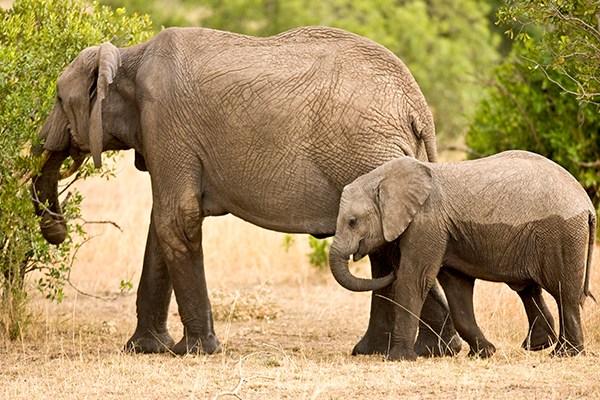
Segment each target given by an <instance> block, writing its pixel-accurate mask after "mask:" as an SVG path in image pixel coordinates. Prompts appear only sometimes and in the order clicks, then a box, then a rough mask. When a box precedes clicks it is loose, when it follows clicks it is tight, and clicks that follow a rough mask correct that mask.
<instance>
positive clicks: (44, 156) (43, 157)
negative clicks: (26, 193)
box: [19, 150, 50, 186]
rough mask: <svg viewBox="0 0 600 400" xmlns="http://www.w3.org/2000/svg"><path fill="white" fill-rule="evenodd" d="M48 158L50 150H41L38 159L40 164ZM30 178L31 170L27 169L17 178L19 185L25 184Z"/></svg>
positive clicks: (31, 175) (31, 176)
mask: <svg viewBox="0 0 600 400" xmlns="http://www.w3.org/2000/svg"><path fill="white" fill-rule="evenodd" d="M48 158H50V151H49V150H44V151H43V152H42V155H41V156H40V160H41V164H42V165H44V164H45V163H46V161H48ZM31 178H33V171H27V172H26V173H24V174H23V176H22V177H21V178H20V179H19V184H20V185H21V186H23V185H25V184H26V183H27V182H29V181H30V180H31Z"/></svg>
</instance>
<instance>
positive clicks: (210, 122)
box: [33, 27, 460, 354]
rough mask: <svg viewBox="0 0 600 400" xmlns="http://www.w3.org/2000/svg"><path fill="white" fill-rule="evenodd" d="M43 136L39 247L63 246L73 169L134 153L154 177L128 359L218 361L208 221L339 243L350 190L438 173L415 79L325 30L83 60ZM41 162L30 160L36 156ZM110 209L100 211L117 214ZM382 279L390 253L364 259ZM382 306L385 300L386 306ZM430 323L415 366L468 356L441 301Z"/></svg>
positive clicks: (375, 347) (231, 37) (152, 44)
mask: <svg viewBox="0 0 600 400" xmlns="http://www.w3.org/2000/svg"><path fill="white" fill-rule="evenodd" d="M57 94H58V97H57V101H56V104H55V105H54V108H53V110H52V112H51V113H50V115H49V116H48V119H47V120H46V122H45V125H44V127H43V129H42V132H41V136H42V139H43V149H45V150H47V151H50V157H49V159H48V161H47V162H46V163H45V165H44V167H43V169H42V171H41V175H40V176H38V177H36V178H35V179H34V185H33V193H34V195H35V196H34V197H35V198H37V199H38V200H39V201H40V202H42V203H45V202H47V203H48V204H49V208H48V209H45V208H44V207H42V206H40V203H37V202H36V207H37V212H38V214H39V215H41V216H42V223H41V226H42V232H43V234H44V236H45V237H46V239H47V240H48V241H49V242H51V243H60V242H62V241H63V240H64V239H65V234H66V229H65V223H64V221H63V219H62V216H61V211H60V205H59V202H58V196H57V180H58V176H59V175H58V174H59V169H60V165H61V164H62V162H63V161H64V160H65V158H66V157H68V156H69V155H70V156H72V157H74V158H78V159H81V157H82V155H85V154H87V153H91V154H92V156H93V159H94V162H95V164H96V165H97V166H100V165H101V152H102V151H106V150H122V149H135V152H136V166H137V167H138V169H141V170H147V171H148V172H149V173H150V176H151V182H152V195H153V207H152V215H151V223H150V230H149V233H148V240H147V244H146V251H145V256H144V264H143V271H142V276H141V281H140V284H139V289H138V298H137V316H138V324H137V328H136V331H135V333H134V335H133V336H132V337H131V339H130V340H129V341H128V343H127V346H126V348H127V349H130V350H134V351H140V352H161V351H165V350H166V349H167V348H169V347H171V348H172V351H173V352H175V353H177V354H183V353H186V352H197V351H198V352H206V353H213V352H215V351H217V350H218V348H219V342H218V340H217V338H216V336H215V333H214V329H213V320H212V315H211V306H210V302H209V298H208V295H207V288H206V281H205V276H204V263H203V258H202V230H201V226H202V220H203V218H204V217H207V216H216V215H223V214H227V213H231V214H234V215H236V216H238V217H240V218H243V219H245V220H247V221H250V222H252V223H254V224H256V225H259V226H262V227H265V228H268V229H274V230H278V231H284V232H304V233H310V234H313V235H315V236H317V237H325V236H330V235H333V234H334V232H335V222H336V217H337V211H338V204H339V198H340V195H341V192H342V189H343V187H344V186H345V185H346V184H348V183H350V182H351V181H352V180H354V179H355V178H356V177H358V176H360V175H362V174H365V173H367V172H368V171H370V170H372V169H374V168H375V167H377V166H379V165H381V164H382V163H384V162H385V161H388V160H390V159H393V158H395V157H398V156H402V155H410V156H413V157H416V158H418V159H421V160H430V161H434V160H435V135H434V125H433V119H432V116H431V113H430V111H429V110H428V108H427V104H426V103H425V99H424V98H423V95H422V93H421V91H420V89H419V87H418V86H417V84H416V82H415V80H414V79H413V77H412V76H411V74H410V72H409V71H408V69H407V68H406V66H405V65H404V64H403V63H402V62H401V61H400V60H399V59H398V58H397V57H395V56H394V55H393V54H392V53H391V52H389V51H388V50H386V49H385V48H383V47H381V46H379V45H377V44H375V43H373V42H371V41H369V40H367V39H364V38H361V37H359V36H356V35H353V34H350V33H348V32H344V31H341V30H337V29H330V28H318V27H317V28H301V29H295V30H291V31H288V32H284V33H282V34H280V35H277V36H274V37H270V38H254V37H248V36H242V35H238V34H232V33H227V32H220V31H215V30H210V29H202V28H190V29H166V30H164V31H162V32H161V33H159V34H158V35H156V36H155V37H154V38H153V39H151V40H149V41H147V42H145V43H143V44H140V45H137V46H133V47H129V48H121V49H119V48H116V47H114V46H112V45H111V44H103V45H101V46H95V47H91V48H88V49H85V50H83V51H82V52H81V54H80V55H79V56H78V57H77V58H76V59H75V60H74V61H73V62H72V63H71V64H70V65H69V66H68V67H67V68H66V69H65V70H64V71H63V73H62V74H61V76H60V77H59V79H58V93H57ZM41 151H42V149H37V152H38V153H40V152H41ZM110 200H111V199H106V201H110ZM369 256H370V258H371V265H372V271H373V275H374V276H383V275H386V274H387V273H388V272H389V271H391V270H392V266H393V265H394V264H397V263H398V257H399V255H398V253H397V251H396V250H395V248H394V246H389V247H387V248H386V247H384V248H381V249H378V250H377V251H374V252H373V253H372V254H370V255H369ZM172 289H174V291H175V296H176V299H177V304H178V306H179V313H180V315H181V319H182V322H183V325H184V327H185V329H184V336H183V338H182V339H181V341H180V342H179V343H177V344H175V345H173V344H174V341H173V339H172V338H171V336H170V335H169V333H168V332H167V328H166V320H167V310H168V305H169V301H170V297H171V292H172ZM378 293H384V294H385V293H387V292H386V291H385V290H382V291H379V292H378ZM390 310H391V306H390V304H389V303H388V302H385V301H383V300H381V299H380V298H378V297H373V300H372V304H371V318H370V322H369V327H368V330H367V332H366V334H365V335H364V337H363V338H362V340H361V341H360V342H359V343H358V344H357V345H356V347H355V349H354V353H355V354H363V353H383V352H385V351H386V349H387V348H388V341H389V333H390V332H391V330H392V324H393V321H392V318H391V317H390V315H391V311H390ZM423 320H424V321H426V322H427V323H428V324H429V325H431V326H432V327H433V328H434V329H435V330H437V332H439V334H440V335H441V336H442V338H443V340H444V341H445V342H450V343H451V346H450V347H448V348H440V347H439V346H438V342H437V338H436V335H434V334H433V333H431V332H429V331H427V330H423V333H422V335H421V336H420V338H419V349H420V350H419V351H420V352H421V353H422V354H427V353H433V354H452V353H453V352H455V351H457V350H458V349H460V340H459V339H458V338H457V336H456V335H455V330H454V327H453V326H452V323H451V322H450V321H449V315H448V311H447V306H446V305H445V304H444V300H443V295H442V294H441V291H440V290H438V289H437V288H436V289H434V290H432V292H431V294H430V295H429V296H428V297H427V301H426V305H425V306H424V310H423Z"/></svg>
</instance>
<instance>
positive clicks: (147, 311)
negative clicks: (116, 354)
mask: <svg viewBox="0 0 600 400" xmlns="http://www.w3.org/2000/svg"><path fill="white" fill-rule="evenodd" d="M172 292H173V290H172V286H171V278H170V277H169V272H168V271H167V265H166V264H165V261H164V258H163V254H162V251H161V249H160V247H159V244H158V237H157V235H156V229H155V226H154V223H153V222H152V221H151V222H150V227H149V230H148V240H147V241H146V251H145V253H144V267H143V270H142V277H141V278H140V284H139V287H138V291H137V302H136V307H137V318H138V321H137V327H136V329H135V333H134V334H133V336H132V337H131V338H130V339H129V340H128V341H127V344H126V345H125V350H126V351H133V352H139V353H161V352H165V351H168V350H169V349H170V348H171V347H172V346H173V344H174V343H175V342H174V341H173V338H171V335H169V332H168V330H167V316H168V312H169V303H170V301H171V293H172Z"/></svg>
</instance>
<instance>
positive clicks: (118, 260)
mask: <svg viewBox="0 0 600 400" xmlns="http://www.w3.org/2000/svg"><path fill="white" fill-rule="evenodd" d="M132 164H133V161H132V159H131V157H130V155H128V156H127V157H126V158H125V159H124V160H123V161H122V162H121V163H120V164H119V166H118V172H117V176H118V179H115V180H113V181H110V182H93V181H90V182H86V183H84V184H82V185H81V189H82V191H83V192H84V194H85V195H86V200H85V210H84V213H85V215H86V217H87V218H89V219H111V220H114V221H116V222H118V223H119V225H121V226H122V227H123V232H122V233H121V232H118V231H117V230H115V229H114V228H111V227H109V226H105V225H102V226H93V227H92V228H93V231H94V234H95V235H98V236H97V238H96V239H94V240H93V242H92V243H91V244H89V245H87V247H85V248H83V249H82V250H81V252H80V257H79V260H78V262H77V263H76V266H75V270H74V271H73V276H72V278H73V282H74V283H75V284H76V285H77V286H78V287H79V288H80V289H82V290H85V291H88V292H92V293H95V294H100V295H111V296H112V295H115V294H117V293H118V292H119V282H120V280H121V279H132V280H133V281H134V282H137V280H138V279H139V273H140V266H141V258H142V253H143V245H144V241H145V236H146V230H147V224H148V212H149V209H150V197H149V192H150V189H149V183H148V179H147V176H146V175H144V174H141V173H137V172H135V170H134V169H133V166H132ZM204 232H205V236H204V246H205V262H206V265H207V273H208V284H209V287H210V288H211V291H212V298H213V303H214V305H215V311H216V314H217V317H218V318H217V322H216V330H217V334H218V335H219V338H220V340H221V342H222V344H223V347H224V352H223V353H221V354H218V355H214V356H202V355H201V356H188V357H183V358H176V357H172V356H170V355H153V356H146V355H136V356H132V355H126V354H123V353H121V351H120V349H121V346H122V345H123V344H124V342H125V341H126V340H127V338H128V337H129V335H130V334H131V333H132V332H133V329H134V327H135V326H134V325H135V295H134V293H130V294H126V295H121V296H118V297H117V299H116V300H112V301H101V300H97V299H93V298H89V297H85V296H81V295H77V294H76V293H75V292H73V291H69V293H68V298H67V300H66V301H65V302H64V303H62V304H60V305H55V304H49V303H48V302H46V301H45V300H43V299H41V298H37V297H36V298H34V299H33V306H34V308H35V309H36V311H37V316H36V319H37V323H36V325H35V329H34V331H33V332H32V334H31V335H30V337H27V338H26V339H25V340H23V341H22V342H17V343H9V342H0V399H16V398H21V399H36V398H40V399H41V398H56V399H63V398H102V399H110V398H149V399H159V398H199V399H204V398H223V399H228V398H236V396H238V398H244V399H254V398H256V399H259V398H260V399H262V398H293V399H296V398H318V399H333V398H364V399H367V398H369V399H370V398H378V399H379V398H398V397H402V398H436V399H437V398H461V399H462V398H483V397H485V398H500V399H505V398H506V399H508V398H524V397H528V398H544V399H545V398H556V399H563V398H600V382H599V380H598V377H599V376H600V366H599V364H600V363H599V362H598V361H600V357H599V354H600V327H599V326H600V306H598V305H596V304H594V303H593V302H591V301H590V302H588V303H587V304H586V307H585V309H584V313H583V314H584V322H585V328H586V329H585V335H586V341H587V346H588V355H587V356H584V357H576V358H573V359H566V360H562V359H551V358H550V357H549V356H548V351H545V352H541V353H528V352H525V351H523V350H521V349H520V348H519V345H520V343H521V340H522V339H523V337H524V336H525V333H526V329H527V323H526V319H525V315H524V311H523V309H522V306H521V304H520V302H519V300H518V296H517V295H516V294H514V293H513V292H512V291H510V290H509V289H508V288H507V287H506V286H505V285H501V284H491V283H478V284H477V290H476V308H477V310H476V311H477V317H478V320H479V322H480V325H481V326H482V328H483V330H484V331H485V332H486V334H487V336H488V337H489V338H490V340H492V341H493V342H494V343H495V344H496V346H497V348H498V353H497V354H496V355H495V356H494V357H493V358H492V359H491V360H485V361H482V360H471V359H469V358H467V356H466V351H464V350H463V352H462V353H461V354H460V355H459V356H458V357H455V358H446V359H433V360H428V359H421V360H418V361H417V362H414V363H406V362H399V363H391V362H386V361H383V360H382V358H381V357H352V356H350V355H349V351H350V349H351V347H352V346H353V344H354V343H355V342H356V341H357V340H358V338H359V337H360V335H361V334H362V333H363V330H364V328H365V327H366V323H367V319H368V308H369V294H355V293H350V292H347V291H345V290H344V289H342V288H340V287H338V285H337V284H335V282H333V279H332V278H331V277H330V276H329V274H328V273H327V272H324V273H319V272H317V271H315V270H313V269H312V268H311V267H310V266H308V265H307V261H306V260H307V258H306V255H305V254H306V252H307V251H308V249H307V246H306V240H305V239H304V238H303V237H302V236H298V237H296V241H295V243H294V244H293V245H292V246H291V248H290V249H289V250H288V251H287V252H286V251H285V250H284V248H283V246H282V241H283V235H282V234H280V233H276V232H269V231H266V230H262V229H259V228H256V227H253V226H251V225H249V224H247V223H244V222H242V221H240V220H238V219H236V218H233V217H221V218H215V219H210V220H208V221H207V222H206V224H205V227H204ZM597 254H600V249H598V251H597ZM596 260H600V258H599V257H596ZM367 265H368V264H366V263H359V264H358V265H357V266H356V268H358V269H359V270H361V273H366V270H367ZM592 278H593V282H592V288H593V289H594V288H595V290H596V292H598V291H600V262H596V263H595V265H594V269H593V275H592ZM549 302H550V303H551V304H553V302H552V301H551V300H549ZM173 303H174V302H173ZM176 310H177V308H176V305H175V304H172V313H171V314H172V315H171V316H170V319H169V325H170V330H171V333H172V335H173V336H174V337H175V338H176V339H178V338H179V337H180V335H181V332H182V327H181V325H180V323H179V319H178V317H177V311H176ZM219 396H220V397H219Z"/></svg>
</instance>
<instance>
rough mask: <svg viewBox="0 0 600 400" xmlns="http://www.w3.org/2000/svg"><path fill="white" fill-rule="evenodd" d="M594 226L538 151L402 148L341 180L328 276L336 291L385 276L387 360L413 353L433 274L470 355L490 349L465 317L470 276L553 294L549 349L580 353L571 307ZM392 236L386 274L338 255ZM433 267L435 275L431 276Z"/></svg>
mask: <svg viewBox="0 0 600 400" xmlns="http://www.w3.org/2000/svg"><path fill="white" fill-rule="evenodd" d="M595 229H596V216H595V210H594V207H593V205H592V203H591V201H590V199H589V197H588V196H587V194H586V192H585V191H584V190H583V188H582V187H581V186H580V185H579V183H578V182H577V181H576V180H575V179H574V178H573V177H572V176H571V175H570V174H569V173H568V172H567V171H565V170H564V169H563V168H562V167H560V166H559V165H557V164H555V163H554V162H552V161H550V160H548V159H546V158H544V157H542V156H540V155H537V154H533V153H529V152H525V151H507V152H504V153H500V154H497V155H494V156H491V157H487V158H482V159H479V160H474V161H464V162H459V163H447V164H436V163H425V162H421V161H418V160H415V159H413V158H409V157H403V158H399V159H395V160H392V161H389V162H387V163H386V164H383V165H382V166H380V167H379V168H377V169H375V170H373V171H371V172H370V173H368V174H366V175H363V176H361V177H359V178H358V179H356V180H355V181H354V182H352V183H351V184H349V185H347V186H346V187H345V188H344V191H343V193H342V198H341V201H340V210H339V214H338V219H337V228H336V235H335V238H334V240H333V244H332V246H331V251H330V265H331V270H332V272H333V275H334V277H335V279H336V280H337V281H338V283H340V284H341V285H342V286H344V287H345V288H347V289H350V290H355V291H363V290H377V289H381V288H383V287H385V286H387V285H389V284H391V283H392V282H393V293H394V295H393V296H394V299H393V300H394V302H395V303H396V305H397V307H395V309H396V312H395V316H394V329H393V332H392V338H391V349H390V354H389V358H390V359H393V360H399V359H408V360H414V359H415V358H416V357H417V355H416V353H415V351H414V344H415V336H416V333H417V327H418V321H417V319H416V318H415V316H418V315H420V312H421V307H422V306H423V301H424V300H425V296H426V295H427V292H428V291H429V289H430V288H431V286H432V285H433V284H434V283H435V280H436V277H438V279H439V282H440V283H441V285H442V287H443V289H444V292H445V293H446V297H447V299H448V304H449V306H450V313H451V316H452V319H453V321H454V324H455V325H456V329H457V331H458V333H459V334H460V335H461V337H462V338H463V339H464V340H466V341H467V342H468V343H469V345H470V347H471V353H470V354H477V355H480V356H482V357H488V356H490V355H492V354H493V353H494V351H495V348H494V345H493V344H492V343H490V342H489V341H488V340H487V339H486V338H485V336H484V335H483V333H482V332H481V330H480V329H479V327H478V326H477V323H476V322H475V316H474V314H473V284H474V280H475V279H484V280H488V281H495V282H506V283H507V284H508V285H509V286H510V287H511V288H512V289H514V290H517V291H520V292H521V291H523V290H527V289H530V290H538V291H539V288H540V287H542V288H544V289H545V290H546V291H548V292H549V293H550V294H551V295H552V296H553V297H554V299H555V300H556V302H557V304H558V311H559V312H558V315H559V317H560V332H559V337H558V341H557V344H556V347H555V348H554V350H553V354H554V355H558V356H571V355H576V354H578V353H580V352H582V351H583V335H582V331H581V317H580V309H579V307H580V305H581V304H583V300H584V299H585V298H586V297H587V296H591V294H590V292H589V273H590V271H589V270H590V263H591V258H592V249H593V245H594V237H595ZM394 240H397V241H398V245H399V246H400V253H401V260H400V265H399V267H398V269H397V271H396V274H395V276H394V274H393V273H392V274H390V275H388V276H385V277H382V278H377V279H361V278H357V277H355V276H353V275H352V274H351V273H350V272H349V270H348V258H349V257H350V255H353V257H354V260H358V259H360V258H362V257H363V256H364V255H365V254H368V253H369V252H371V251H372V250H373V249H375V248H376V247H378V246H380V245H382V244H383V243H385V242H391V241H394ZM438 274H439V275H438Z"/></svg>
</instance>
